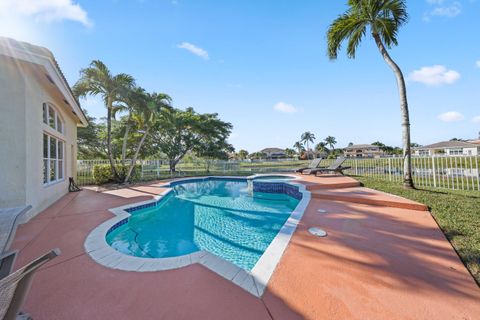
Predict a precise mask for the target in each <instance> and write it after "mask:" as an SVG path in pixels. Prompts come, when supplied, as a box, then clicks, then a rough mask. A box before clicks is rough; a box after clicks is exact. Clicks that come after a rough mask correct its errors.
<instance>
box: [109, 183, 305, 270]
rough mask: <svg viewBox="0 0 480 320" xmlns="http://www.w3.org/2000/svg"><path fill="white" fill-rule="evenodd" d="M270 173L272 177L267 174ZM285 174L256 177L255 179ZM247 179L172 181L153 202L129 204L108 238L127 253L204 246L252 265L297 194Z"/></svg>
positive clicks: (154, 254)
mask: <svg viewBox="0 0 480 320" xmlns="http://www.w3.org/2000/svg"><path fill="white" fill-rule="evenodd" d="M272 177H273V178H272ZM282 178H283V179H285V178H289V177H288V176H268V177H261V179H260V180H259V181H264V180H265V181H268V180H274V179H282ZM248 186H249V185H248V183H247V179H228V178H221V179H219V178H217V179H202V180H191V181H188V180H187V181H184V182H178V183H173V184H172V191H171V192H169V193H168V194H167V195H166V196H165V197H164V198H163V199H162V200H161V201H159V202H158V203H156V205H155V206H152V207H147V208H141V209H137V210H131V211H130V214H131V217H130V218H129V219H128V223H125V224H123V225H121V226H119V227H117V228H115V229H114V230H112V231H111V232H109V233H108V234H107V238H106V239H107V243H108V244H109V245H110V246H112V247H113V248H114V249H115V250H117V251H119V252H122V253H124V254H127V255H132V256H136V257H148V258H169V257H178V256H182V255H187V254H191V253H193V252H197V251H201V250H206V251H208V252H211V253H213V254H215V255H217V256H219V257H221V258H223V259H225V260H227V261H230V262H232V263H233V264H235V265H237V266H239V267H241V268H243V269H245V270H248V271H250V270H252V269H253V267H254V266H255V264H256V263H257V261H258V260H259V259H260V257H261V256H262V255H263V253H264V252H265V250H266V249H267V248H268V246H269V245H270V243H271V242H272V240H273V239H274V238H275V236H276V235H277V234H278V232H279V230H280V229H281V228H282V226H283V225H284V224H285V222H286V221H287V219H288V218H289V216H290V214H291V213H292V211H293V210H294V209H295V208H296V206H297V205H298V203H299V201H300V199H298V198H294V197H292V196H289V195H287V194H284V193H265V192H253V191H252V190H251V189H249V187H248Z"/></svg>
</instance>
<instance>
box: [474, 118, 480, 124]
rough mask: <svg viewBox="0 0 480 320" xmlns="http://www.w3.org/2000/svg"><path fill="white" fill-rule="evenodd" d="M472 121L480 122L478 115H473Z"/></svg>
mask: <svg viewBox="0 0 480 320" xmlns="http://www.w3.org/2000/svg"><path fill="white" fill-rule="evenodd" d="M472 122H473V123H478V124H480V116H476V117H473V119H472Z"/></svg>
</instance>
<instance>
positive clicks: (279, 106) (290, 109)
mask: <svg viewBox="0 0 480 320" xmlns="http://www.w3.org/2000/svg"><path fill="white" fill-rule="evenodd" d="M273 110H275V111H278V112H283V113H295V112H298V109H297V108H295V107H294V106H293V105H291V104H288V103H285V102H277V103H276V104H275V105H274V106H273Z"/></svg>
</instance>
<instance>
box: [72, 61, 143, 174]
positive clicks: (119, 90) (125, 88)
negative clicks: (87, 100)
mask: <svg viewBox="0 0 480 320" xmlns="http://www.w3.org/2000/svg"><path fill="white" fill-rule="evenodd" d="M134 84H135V80H134V79H133V77H132V76H130V75H128V74H125V73H120V74H117V75H112V73H111V72H110V70H109V69H108V68H107V66H106V65H105V64H104V63H103V62H101V61H100V60H94V61H92V62H91V63H90V66H89V67H87V68H85V69H82V70H80V79H79V80H78V81H77V83H75V85H74V87H73V92H74V94H75V96H76V97H86V96H88V95H93V96H96V95H100V96H101V97H102V99H103V102H104V104H105V107H106V108H107V137H106V138H107V156H108V160H109V161H110V167H111V170H112V175H113V177H114V179H115V180H116V181H119V176H118V172H117V169H116V167H115V162H114V160H113V155H112V112H113V108H114V107H113V105H114V103H116V102H119V101H121V99H122V97H125V96H126V95H127V93H128V92H129V91H130V90H131V88H132V87H133V86H134Z"/></svg>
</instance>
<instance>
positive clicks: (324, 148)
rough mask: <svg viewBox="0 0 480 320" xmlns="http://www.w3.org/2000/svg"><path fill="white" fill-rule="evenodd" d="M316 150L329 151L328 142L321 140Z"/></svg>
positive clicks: (320, 151)
mask: <svg viewBox="0 0 480 320" xmlns="http://www.w3.org/2000/svg"><path fill="white" fill-rule="evenodd" d="M315 150H316V151H317V152H319V153H325V152H328V149H327V143H326V142H323V141H320V142H319V143H317V145H316V146H315Z"/></svg>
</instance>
